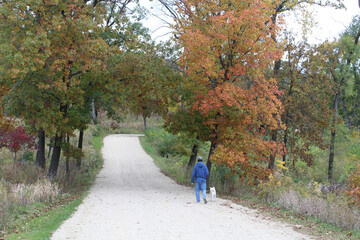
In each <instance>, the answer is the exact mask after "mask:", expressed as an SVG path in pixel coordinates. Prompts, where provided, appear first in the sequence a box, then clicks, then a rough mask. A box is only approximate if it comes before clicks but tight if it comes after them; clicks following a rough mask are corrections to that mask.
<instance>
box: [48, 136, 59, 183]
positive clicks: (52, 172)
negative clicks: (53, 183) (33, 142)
mask: <svg viewBox="0 0 360 240" xmlns="http://www.w3.org/2000/svg"><path fill="white" fill-rule="evenodd" d="M61 142H62V136H61V135H60V136H59V135H56V137H55V142H54V148H53V154H52V157H51V162H50V167H49V173H48V177H49V178H50V179H51V180H54V179H55V177H56V174H57V171H58V168H59V162H60V155H61Z"/></svg>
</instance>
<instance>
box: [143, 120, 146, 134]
mask: <svg viewBox="0 0 360 240" xmlns="http://www.w3.org/2000/svg"><path fill="white" fill-rule="evenodd" d="M143 119H144V131H146V117H144V116H143Z"/></svg>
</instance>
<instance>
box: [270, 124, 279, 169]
mask: <svg viewBox="0 0 360 240" xmlns="http://www.w3.org/2000/svg"><path fill="white" fill-rule="evenodd" d="M277 135H278V133H277V130H273V131H272V132H271V140H272V141H274V142H276V141H277ZM275 157H276V154H271V155H270V158H269V165H268V169H271V170H272V169H274V166H275Z"/></svg>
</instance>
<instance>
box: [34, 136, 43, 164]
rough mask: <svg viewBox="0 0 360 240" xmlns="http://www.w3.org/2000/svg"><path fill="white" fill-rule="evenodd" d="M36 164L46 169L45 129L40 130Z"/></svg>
mask: <svg viewBox="0 0 360 240" xmlns="http://www.w3.org/2000/svg"><path fill="white" fill-rule="evenodd" d="M35 164H36V165H37V166H39V167H41V168H42V169H44V170H45V131H43V130H39V131H38V149H37V152H36V160H35Z"/></svg>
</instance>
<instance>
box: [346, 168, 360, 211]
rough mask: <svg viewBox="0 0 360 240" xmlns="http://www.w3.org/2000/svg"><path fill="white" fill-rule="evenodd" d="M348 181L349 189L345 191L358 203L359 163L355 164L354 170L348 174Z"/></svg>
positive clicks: (359, 187) (359, 184)
mask: <svg viewBox="0 0 360 240" xmlns="http://www.w3.org/2000/svg"><path fill="white" fill-rule="evenodd" d="M348 183H349V189H348V190H347V191H346V192H347V193H348V194H349V195H350V196H351V197H352V199H353V201H354V202H355V203H356V204H357V205H360V164H357V166H356V168H355V170H353V171H352V173H351V174H350V176H349V179H348Z"/></svg>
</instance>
